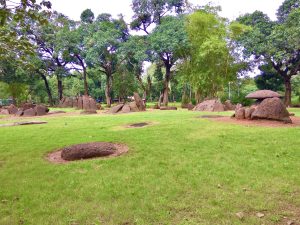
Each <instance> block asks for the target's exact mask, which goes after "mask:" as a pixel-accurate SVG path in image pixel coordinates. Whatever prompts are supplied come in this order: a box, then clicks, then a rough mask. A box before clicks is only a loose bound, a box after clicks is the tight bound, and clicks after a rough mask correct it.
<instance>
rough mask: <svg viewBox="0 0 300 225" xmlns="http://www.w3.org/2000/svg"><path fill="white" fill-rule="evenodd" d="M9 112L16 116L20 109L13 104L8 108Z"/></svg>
mask: <svg viewBox="0 0 300 225" xmlns="http://www.w3.org/2000/svg"><path fill="white" fill-rule="evenodd" d="M7 110H8V112H9V114H16V113H17V112H18V108H17V107H16V106H15V105H13V104H11V105H10V106H8V107H7Z"/></svg>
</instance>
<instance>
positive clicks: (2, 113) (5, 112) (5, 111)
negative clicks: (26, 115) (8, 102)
mask: <svg viewBox="0 0 300 225" xmlns="http://www.w3.org/2000/svg"><path fill="white" fill-rule="evenodd" d="M0 115H9V111H8V109H1V110H0Z"/></svg>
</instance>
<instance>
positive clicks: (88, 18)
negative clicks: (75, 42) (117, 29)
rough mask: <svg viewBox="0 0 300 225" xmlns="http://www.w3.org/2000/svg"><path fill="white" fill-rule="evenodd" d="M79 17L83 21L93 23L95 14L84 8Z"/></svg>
mask: <svg viewBox="0 0 300 225" xmlns="http://www.w3.org/2000/svg"><path fill="white" fill-rule="evenodd" d="M80 19H81V22H83V23H93V21H94V19H95V15H94V13H93V12H92V10H91V9H86V10H84V11H83V12H82V13H81V15H80Z"/></svg>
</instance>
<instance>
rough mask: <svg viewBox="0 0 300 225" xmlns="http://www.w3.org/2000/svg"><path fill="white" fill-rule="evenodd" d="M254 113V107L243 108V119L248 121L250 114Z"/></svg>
mask: <svg viewBox="0 0 300 225" xmlns="http://www.w3.org/2000/svg"><path fill="white" fill-rule="evenodd" d="M254 111H255V108H254V107H247V108H245V119H247V120H250V119H251V115H252V113H253V112H254Z"/></svg>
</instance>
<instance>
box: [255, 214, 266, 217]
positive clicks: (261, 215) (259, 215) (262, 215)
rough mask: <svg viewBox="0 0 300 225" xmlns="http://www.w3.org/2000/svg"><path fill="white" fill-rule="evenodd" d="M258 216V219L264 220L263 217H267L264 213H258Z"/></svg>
mask: <svg viewBox="0 0 300 225" xmlns="http://www.w3.org/2000/svg"><path fill="white" fill-rule="evenodd" d="M256 216H257V217H258V218H263V217H264V216H265V214H263V213H256Z"/></svg>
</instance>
